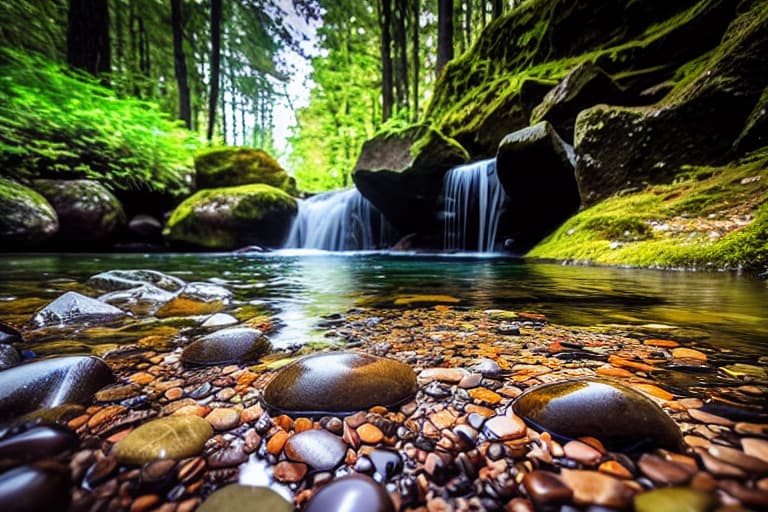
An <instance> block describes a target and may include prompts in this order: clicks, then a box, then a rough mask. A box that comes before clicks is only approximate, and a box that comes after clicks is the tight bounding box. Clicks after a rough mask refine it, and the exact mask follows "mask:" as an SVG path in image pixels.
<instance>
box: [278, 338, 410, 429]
mask: <svg viewBox="0 0 768 512" xmlns="http://www.w3.org/2000/svg"><path fill="white" fill-rule="evenodd" d="M415 393H416V375H415V374H414V372H413V370H412V369H411V367H410V366H408V365H406V364H403V363H401V362H399V361H395V360H393V359H386V358H382V357H375V356H371V355H367V354H358V353H355V352H335V353H329V354H319V355H315V356H309V357H305V358H302V359H300V360H298V361H296V362H294V363H292V364H290V365H288V366H286V367H285V368H283V369H282V370H280V372H279V373H278V374H277V376H275V378H274V379H273V380H272V381H271V382H270V383H269V384H268V385H267V387H266V389H265V390H264V399H265V401H266V403H267V405H268V406H269V407H271V408H272V409H275V410H277V411H282V412H285V413H290V414H304V415H313V414H323V413H338V414H345V413H352V412H355V411H359V410H365V409H369V408H371V407H372V406H374V405H383V406H385V407H391V406H393V405H397V404H400V403H402V402H404V401H406V400H408V399H410V398H411V397H412V396H413V395H414V394H415Z"/></svg>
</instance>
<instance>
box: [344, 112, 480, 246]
mask: <svg viewBox="0 0 768 512" xmlns="http://www.w3.org/2000/svg"><path fill="white" fill-rule="evenodd" d="M468 160H469V155H468V154H467V152H466V150H465V149H464V148H463V147H461V145H460V144H459V143H457V142H456V141H455V140H453V139H451V138H449V137H446V136H445V135H443V134H442V133H440V132H439V131H438V130H435V129H434V128H432V127H431V126H429V125H423V124H422V125H414V126H411V127H408V128H406V129H404V130H400V131H395V132H386V133H380V134H379V135H377V136H376V137H374V138H373V139H371V140H369V141H367V142H365V144H363V148H362V151H361V152H360V156H359V157H358V160H357V163H356V164H355V168H354V170H353V173H352V179H353V180H354V182H355V185H356V186H357V188H358V190H360V193H361V194H362V195H363V196H365V198H366V199H368V200H369V201H370V202H371V203H373V205H374V206H376V208H378V209H379V210H380V211H381V212H382V214H383V215H384V217H386V218H387V220H389V222H391V223H392V224H393V225H394V226H395V227H396V228H398V229H399V230H401V231H403V232H406V233H410V232H413V231H419V230H423V229H427V228H428V227H430V226H432V225H433V223H434V216H435V214H436V205H437V201H438V196H439V195H440V191H441V189H442V183H443V176H444V175H445V173H446V172H447V171H448V170H449V169H450V168H451V167H455V166H456V165H459V164H462V163H464V162H466V161H468Z"/></svg>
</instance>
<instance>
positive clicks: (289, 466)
mask: <svg viewBox="0 0 768 512" xmlns="http://www.w3.org/2000/svg"><path fill="white" fill-rule="evenodd" d="M274 474H275V480H277V481H278V482H283V483H296V482H301V481H302V480H303V479H304V476H305V475H306V474H307V465H306V464H303V463H301V462H290V461H287V460H284V461H282V462H278V463H277V465H276V466H275V467H274Z"/></svg>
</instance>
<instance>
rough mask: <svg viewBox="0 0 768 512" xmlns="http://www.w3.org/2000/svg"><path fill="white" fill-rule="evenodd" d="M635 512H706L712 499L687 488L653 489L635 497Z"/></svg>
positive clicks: (710, 507) (710, 508)
mask: <svg viewBox="0 0 768 512" xmlns="http://www.w3.org/2000/svg"><path fill="white" fill-rule="evenodd" d="M634 505H635V512H667V511H669V512H673V511H678V510H685V511H686V512H707V511H708V510H712V506H713V505H714V497H713V496H712V495H711V494H709V493H705V492H701V491H697V490H695V489H690V488H688V487H670V488H665V489H654V490H651V491H648V492H643V493H640V494H638V495H637V496H635V499H634Z"/></svg>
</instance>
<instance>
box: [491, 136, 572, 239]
mask: <svg viewBox="0 0 768 512" xmlns="http://www.w3.org/2000/svg"><path fill="white" fill-rule="evenodd" d="M574 164H575V162H574V154H573V148H571V146H569V145H568V144H567V143H565V142H564V141H563V139H561V138H560V136H559V135H558V134H557V133H556V132H555V130H554V128H553V127H552V125H551V124H549V123H548V122H546V121H544V122H541V123H538V124H536V125H533V126H530V127H528V128H525V129H523V130H519V131H517V132H514V133H511V134H509V135H507V136H506V137H505V138H504V140H503V141H501V144H500V145H499V152H498V155H497V157H496V172H497V173H498V175H499V180H500V181H501V184H502V186H503V187H504V189H505V191H506V193H507V195H508V196H509V201H508V202H507V204H506V213H505V216H504V219H503V222H504V226H503V232H504V233H505V234H507V235H509V236H511V237H512V240H513V242H512V243H511V244H510V245H509V246H508V247H507V249H511V250H514V251H524V250H526V249H528V248H530V247H531V246H532V245H533V244H535V243H536V242H538V241H539V240H541V239H542V238H544V236H546V235H547V234H549V233H550V232H551V231H552V230H554V229H555V228H556V227H557V226H559V225H560V224H561V223H562V222H563V221H564V220H565V219H567V218H568V217H570V216H571V215H573V214H574V213H575V212H576V211H577V210H578V208H579V190H578V186H577V184H576V178H575V176H574Z"/></svg>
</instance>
